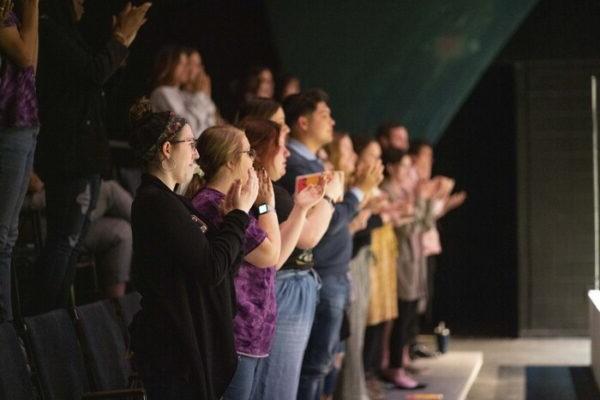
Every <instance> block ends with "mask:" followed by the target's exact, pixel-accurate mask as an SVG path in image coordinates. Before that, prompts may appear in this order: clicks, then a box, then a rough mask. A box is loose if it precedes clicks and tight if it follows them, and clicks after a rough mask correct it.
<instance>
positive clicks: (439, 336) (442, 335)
mask: <svg viewBox="0 0 600 400" xmlns="http://www.w3.org/2000/svg"><path fill="white" fill-rule="evenodd" d="M433 332H434V333H435V339H436V341H437V349H438V352H439V353H441V354H444V353H446V352H447V351H448V341H449V339H450V329H448V328H446V324H445V323H444V321H442V322H440V323H439V324H438V326H436V327H435V329H434V330H433Z"/></svg>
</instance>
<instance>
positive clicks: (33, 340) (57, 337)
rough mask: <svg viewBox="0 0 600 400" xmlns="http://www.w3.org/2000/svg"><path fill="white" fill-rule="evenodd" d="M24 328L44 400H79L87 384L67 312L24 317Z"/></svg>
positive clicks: (73, 327)
mask: <svg viewBox="0 0 600 400" xmlns="http://www.w3.org/2000/svg"><path fill="white" fill-rule="evenodd" d="M25 325H26V329H27V334H28V339H29V342H30V346H31V352H32V358H33V360H34V363H35V367H36V370H37V373H38V378H39V383H40V390H41V392H42V397H43V398H44V400H80V399H81V395H82V394H83V393H84V392H89V390H90V385H89V379H88V376H87V371H86V369H85V365H84V361H83V356H82V354H81V349H80V347H79V342H78V341H77V334H76V332H75V326H74V325H73V322H72V320H71V317H70V316H69V313H68V312H67V310H64V309H61V310H54V311H50V312H48V313H45V314H41V315H37V316H34V317H27V318H25Z"/></svg>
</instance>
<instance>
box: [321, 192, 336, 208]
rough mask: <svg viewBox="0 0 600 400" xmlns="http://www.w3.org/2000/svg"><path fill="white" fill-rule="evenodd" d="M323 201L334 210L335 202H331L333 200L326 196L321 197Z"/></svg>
mask: <svg viewBox="0 0 600 400" xmlns="http://www.w3.org/2000/svg"><path fill="white" fill-rule="evenodd" d="M323 200H325V201H327V202H328V203H329V204H331V207H333V208H335V201H333V199H332V198H331V197H329V196H327V195H325V196H323Z"/></svg>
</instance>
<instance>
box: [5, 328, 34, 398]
mask: <svg viewBox="0 0 600 400" xmlns="http://www.w3.org/2000/svg"><path fill="white" fill-rule="evenodd" d="M0 344H1V345H0V400H30V399H33V398H34V395H33V383H32V382H31V376H30V374H29V370H28V368H27V361H26V358H25V354H23V349H22V347H21V346H20V345H19V341H18V339H17V333H16V332H15V328H14V326H13V324H11V323H10V322H3V323H1V324H0Z"/></svg>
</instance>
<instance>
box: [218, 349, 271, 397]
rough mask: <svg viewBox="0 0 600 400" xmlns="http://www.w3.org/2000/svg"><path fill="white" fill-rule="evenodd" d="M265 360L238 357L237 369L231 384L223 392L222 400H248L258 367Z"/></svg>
mask: <svg viewBox="0 0 600 400" xmlns="http://www.w3.org/2000/svg"><path fill="white" fill-rule="evenodd" d="M264 360H265V358H264V357H263V358H258V357H248V356H239V359H238V364H237V369H236V370H235V374H234V375H233V379H232V380H231V383H230V384H229V386H228V387H227V390H225V394H224V395H223V400H248V399H250V397H251V395H252V392H253V390H254V382H255V377H256V373H257V371H258V367H259V365H260V364H261V363H262V362H263V361H264Z"/></svg>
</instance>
